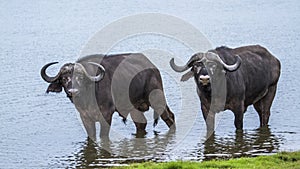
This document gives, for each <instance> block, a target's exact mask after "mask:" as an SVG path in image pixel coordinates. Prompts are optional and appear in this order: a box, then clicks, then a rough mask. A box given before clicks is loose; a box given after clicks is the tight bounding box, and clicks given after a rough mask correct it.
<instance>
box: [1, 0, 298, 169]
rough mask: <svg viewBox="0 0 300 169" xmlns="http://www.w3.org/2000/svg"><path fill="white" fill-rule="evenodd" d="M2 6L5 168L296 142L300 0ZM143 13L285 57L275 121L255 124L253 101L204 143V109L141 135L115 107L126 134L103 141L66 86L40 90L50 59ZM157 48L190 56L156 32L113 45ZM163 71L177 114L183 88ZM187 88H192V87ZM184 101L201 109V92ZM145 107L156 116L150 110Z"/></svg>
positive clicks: (276, 147) (184, 155)
mask: <svg viewBox="0 0 300 169" xmlns="http://www.w3.org/2000/svg"><path fill="white" fill-rule="evenodd" d="M0 6H1V11H0V17H1V19H0V23H1V24H0V25H1V27H0V37H1V41H0V51H1V52H0V63H1V67H0V69H1V71H0V72H1V78H0V82H1V85H0V103H1V104H0V105H1V106H0V110H1V111H0V121H1V123H0V137H1V139H0V168H20V167H22V168H65V167H76V166H77V167H82V168H86V167H99V166H107V165H108V166H111V165H124V164H127V163H130V162H135V161H136V162H139V161H145V160H150V161H170V160H196V161H201V160H209V159H214V158H228V157H239V156H257V155H264V154H272V153H275V152H278V151H283V150H288V151H295V150H299V149H300V144H299V141H300V133H299V131H300V126H299V121H300V116H299V109H300V106H299V105H300V104H299V103H300V101H299V97H300V94H299V93H300V92H299V85H300V80H299V77H298V74H299V70H300V68H299V59H298V55H299V53H300V48H299V47H298V46H299V44H300V43H299V42H300V34H299V27H300V23H299V19H298V18H299V16H300V12H299V11H300V10H299V2H298V1H292V0H289V1H277V2H276V3H275V2H271V1H268V2H264V1H251V2H250V1H249V2H244V3H242V2H236V1H226V2H225V1H218V2H216V1H215V2H206V1H203V2H198V1H190V2H189V3H186V2H183V1H182V3H179V2H178V3H174V2H173V1H165V2H160V1H153V2H145V3H139V2H131V3H129V2H126V3H125V2H115V1H103V2H99V1H89V2H81V1H64V2H58V1H57V2H56V1H51V2H46V1H36V2H30V3H29V2H20V1H7V2H1V3H0ZM145 12H159V13H165V14H170V15H173V16H176V17H179V18H181V19H183V20H185V21H187V22H189V23H191V24H192V25H194V26H195V27H196V28H198V29H199V30H200V31H201V32H202V33H203V34H204V35H206V37H207V38H208V39H209V40H210V42H211V43H212V46H214V47H216V46H221V45H227V46H230V47H235V46H240V45H245V44H261V45H263V46H266V47H267V48H268V49H269V50H270V51H271V52H272V53H273V54H274V55H275V56H277V57H278V58H279V59H280V61H281V63H282V74H281V79H280V82H279V87H278V92H277V96H276V98H275V101H274V103H273V107H272V110H271V111H272V114H271V119H270V126H269V127H268V128H264V129H258V127H259V123H258V121H259V120H258V115H257V113H256V112H255V110H254V109H253V108H252V107H249V108H248V111H247V112H246V114H245V118H244V131H243V133H236V132H235V129H234V125H233V114H232V113H231V112H230V111H226V112H224V113H220V114H219V116H218V117H219V120H218V125H217V129H216V133H215V135H213V136H212V137H211V138H210V139H209V140H206V141H205V139H204V135H203V130H204V121H203V119H202V117H201V112H200V110H199V112H196V115H195V116H193V117H190V118H191V119H194V123H193V124H192V127H191V128H190V129H189V130H188V132H187V133H184V134H182V133H180V129H178V130H176V131H175V132H173V131H168V129H167V127H166V125H165V124H164V123H163V122H162V121H160V122H159V124H158V126H157V127H156V128H153V127H152V126H151V125H148V127H147V131H148V134H147V135H146V137H145V138H142V139H138V140H137V139H134V138H135V137H134V136H133V135H132V133H133V132H134V125H133V123H132V122H131V121H129V122H128V124H127V125H124V124H123V123H122V122H121V119H120V118H119V117H118V116H117V115H115V116H114V118H113V124H112V125H113V127H112V130H113V131H117V132H119V133H122V134H123V136H124V138H123V139H121V140H112V141H111V142H109V143H106V142H105V143H101V142H100V141H99V142H98V144H96V143H93V142H90V141H88V140H87V138H86V134H85V131H84V130H83V128H82V126H81V121H80V119H79V118H78V114H77V113H76V110H75V108H74V106H73V105H72V104H71V103H70V102H69V100H68V99H67V98H66V97H65V94H64V93H60V94H48V95H47V94H45V93H44V92H45V90H46V88H47V84H46V83H44V82H43V81H42V79H41V78H40V75H39V71H40V68H41V67H42V66H43V65H44V64H45V63H47V62H51V61H59V62H60V63H64V62H72V61H74V60H76V59H77V56H78V54H79V51H80V49H81V48H82V46H83V45H84V44H85V43H86V42H87V41H88V39H89V38H90V37H91V36H93V35H94V33H95V32H96V31H98V30H99V29H101V28H102V27H104V26H105V25H107V24H108V23H110V22H112V21H114V20H117V19H119V18H121V17H124V16H128V15H133V14H137V13H145ZM187 33H188V32H187ZM153 48H155V49H161V50H167V51H169V52H171V53H173V54H176V55H178V56H182V57H183V60H184V59H187V58H188V57H189V56H191V54H192V51H191V50H189V49H188V48H186V47H185V46H184V45H183V44H181V43H178V42H176V41H174V40H170V39H166V38H161V37H157V36H154V37H153V36H150V35H149V36H145V37H136V38H132V39H128V41H125V42H122V43H120V44H118V45H116V46H115V47H114V49H113V52H128V51H144V50H147V49H153ZM57 69H58V66H57V67H55V66H54V67H53V69H50V70H49V74H52V75H54V74H55V73H56V71H57ZM162 75H163V79H164V86H165V90H166V95H167V101H168V104H169V105H170V107H171V109H172V110H173V111H174V112H175V114H176V113H177V112H179V111H178V110H179V109H180V106H181V102H180V97H181V94H180V93H178V92H175V91H178V90H177V87H178V84H175V83H173V81H174V79H171V78H170V77H169V76H168V74H167V73H164V71H162ZM177 80H178V79H177ZM176 85H177V86H176ZM187 88H188V89H189V90H190V91H191V93H195V92H194V91H195V86H192V85H191V86H187ZM188 106H190V107H191V106H195V107H198V109H199V100H197V99H194V100H190V102H189V105H188ZM146 115H147V117H148V116H149V117H151V116H152V115H151V112H148V113H146ZM180 115H181V114H176V116H180ZM149 119H150V120H149V124H151V123H152V122H151V118H149ZM187 121H188V119H187ZM180 123H182V124H184V123H185V121H184V120H183V121H181V122H180ZM154 131H155V132H154ZM183 135H184V137H182V136H183ZM103 147H106V148H107V147H108V148H109V149H108V150H109V151H107V149H103Z"/></svg>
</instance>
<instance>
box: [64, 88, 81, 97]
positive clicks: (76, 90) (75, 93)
mask: <svg viewBox="0 0 300 169" xmlns="http://www.w3.org/2000/svg"><path fill="white" fill-rule="evenodd" d="M67 93H68V95H70V96H75V95H77V94H78V93H79V91H78V89H69V90H68V91H67Z"/></svg>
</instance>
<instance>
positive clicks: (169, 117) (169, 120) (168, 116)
mask: <svg viewBox="0 0 300 169" xmlns="http://www.w3.org/2000/svg"><path fill="white" fill-rule="evenodd" d="M160 117H161V119H163V121H164V122H165V123H166V124H167V126H168V127H169V128H175V117H174V114H173V113H172V112H171V110H170V109H169V107H168V105H166V108H165V109H164V110H163V113H162V114H161V115H160Z"/></svg>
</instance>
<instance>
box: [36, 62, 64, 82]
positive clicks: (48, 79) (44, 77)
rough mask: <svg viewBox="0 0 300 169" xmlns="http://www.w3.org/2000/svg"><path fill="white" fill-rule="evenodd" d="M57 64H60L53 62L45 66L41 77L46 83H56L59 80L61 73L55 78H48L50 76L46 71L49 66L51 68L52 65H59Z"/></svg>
mask: <svg viewBox="0 0 300 169" xmlns="http://www.w3.org/2000/svg"><path fill="white" fill-rule="evenodd" d="M57 63H58V62H51V63H48V64H46V65H45V66H43V67H42V69H41V76H42V78H43V79H44V80H45V81H46V82H48V83H52V82H55V81H56V80H57V79H58V78H59V76H60V72H59V73H58V74H57V75H56V76H54V77H50V76H48V75H47V74H46V69H47V68H48V67H49V66H51V65H53V64H57Z"/></svg>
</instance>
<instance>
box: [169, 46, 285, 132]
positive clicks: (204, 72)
mask: <svg viewBox="0 0 300 169" xmlns="http://www.w3.org/2000/svg"><path fill="white" fill-rule="evenodd" d="M170 65H171V67H172V69H173V70H174V71H176V72H184V71H186V70H188V69H190V70H189V71H188V72H187V73H186V74H185V75H183V76H182V78H181V80H182V81H186V80H188V79H189V78H191V77H192V76H194V79H195V82H196V85H197V93H198V96H199V98H200V101H201V110H202V114H203V117H204V119H205V121H206V126H207V130H208V131H214V121H215V113H217V112H220V111H223V110H226V109H228V110H231V111H232V112H233V113H234V116H235V120H234V124H235V127H236V129H243V117H244V113H245V112H246V110H247V107H248V106H249V105H252V104H253V105H254V108H255V110H256V111H257V112H258V114H259V118H260V126H261V127H262V126H266V125H268V121H269V116H270V108H271V105H272V102H273V99H274V96H275V93H276V88H277V82H278V79H279V76H280V62H279V60H278V59H276V58H275V57H274V56H273V55H272V54H271V53H270V52H268V51H267V49H265V48H263V47H261V46H259V45H253V46H244V47H239V48H235V49H231V48H228V47H219V48H216V49H214V50H209V51H208V52H206V53H197V54H195V55H193V56H192V57H191V58H190V60H189V61H188V62H187V63H186V64H185V65H184V66H177V65H176V64H175V62H174V58H173V59H171V60H170ZM213 90H215V91H213ZM222 96H224V97H223V98H222ZM222 102H223V104H222Z"/></svg>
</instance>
